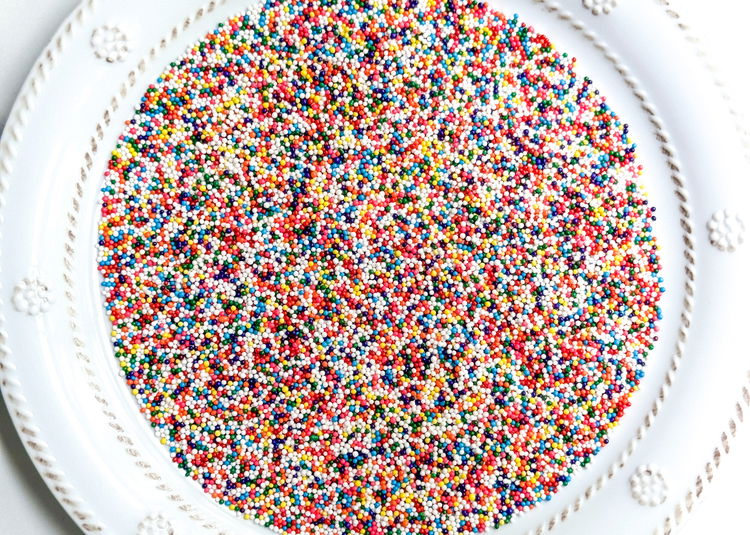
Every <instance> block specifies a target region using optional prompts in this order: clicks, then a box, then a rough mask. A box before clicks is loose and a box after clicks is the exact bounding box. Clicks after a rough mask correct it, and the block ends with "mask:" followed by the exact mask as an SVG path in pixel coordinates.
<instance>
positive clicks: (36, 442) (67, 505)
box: [0, 0, 105, 533]
mask: <svg viewBox="0 0 750 535" xmlns="http://www.w3.org/2000/svg"><path fill="white" fill-rule="evenodd" d="M97 5H98V1H97V0H82V1H81V2H80V3H79V4H78V6H77V7H76V8H75V9H74V10H73V12H72V13H71V14H70V15H69V16H68V18H67V19H66V21H65V22H63V24H62V26H61V27H60V29H59V30H58V31H57V33H56V34H55V36H54V37H53V38H52V40H51V41H50V43H49V44H48V45H47V47H46V48H45V49H44V51H43V52H42V54H41V55H40V56H39V59H37V61H36V63H35V64H34V67H32V69H31V71H30V73H29V75H28V77H27V78H26V81H25V82H24V84H23V87H22V89H21V92H20V93H19V96H18V97H17V99H16V103H15V104H14V106H13V109H12V111H11V114H10V116H9V118H8V122H7V123H6V125H5V130H4V132H3V136H2V139H0V212H1V211H2V209H3V208H4V207H5V192H6V191H7V189H8V177H9V175H10V174H11V173H12V171H13V167H12V163H11V161H12V159H13V158H14V157H15V155H16V152H17V151H16V146H17V145H18V144H19V143H20V142H21V141H22V140H23V131H24V129H25V127H26V123H27V117H28V113H29V112H30V111H31V109H32V108H33V105H34V103H35V101H36V99H37V97H38V96H39V94H40V91H41V88H42V86H43V85H44V83H45V82H46V81H47V78H48V75H49V72H50V71H51V70H52V69H53V68H54V66H55V63H56V61H57V58H58V57H59V55H60V54H61V53H62V51H63V49H64V48H65V45H66V44H67V43H68V41H70V39H71V38H72V37H73V35H74V34H75V33H76V32H77V31H78V30H79V29H80V28H81V27H82V26H83V24H84V21H85V20H86V18H87V17H88V16H89V15H91V14H92V13H93V12H94V10H95V9H96V7H97ZM1 218H2V215H1V213H0V221H1V220H2V219H1ZM0 252H1V251H0ZM2 305H3V302H2V298H0V306H2ZM4 323H5V317H4V315H2V314H0V387H1V388H0V391H2V395H3V398H4V399H5V402H6V404H7V407H8V412H9V413H10V416H11V420H12V421H13V423H14V424H15V428H16V430H17V432H18V435H19V437H20V438H21V443H22V444H23V446H24V448H25V449H26V453H27V454H28V455H29V457H30V458H31V461H32V463H33V464H34V466H35V467H36V470H37V472H38V473H39V474H40V476H41V477H42V480H43V481H44V483H45V484H46V485H47V488H49V490H50V492H52V495H53V496H54V497H55V498H56V499H57V501H58V502H59V503H60V505H61V506H62V507H63V509H64V510H65V511H66V512H67V513H68V515H69V516H70V517H71V518H72V519H73V520H74V521H75V522H76V524H78V526H79V527H80V528H81V530H83V531H84V532H85V533H101V532H103V531H104V530H105V527H104V524H102V523H101V522H100V521H99V520H97V518H96V516H95V514H94V513H93V512H92V511H89V510H88V509H86V508H85V503H84V501H83V499H82V498H81V497H80V496H79V495H78V493H77V492H76V490H75V488H74V487H73V486H72V485H71V484H70V483H69V482H68V481H67V477H66V475H65V473H64V472H63V471H62V469H61V468H60V467H59V466H58V463H57V460H56V459H55V457H54V456H53V455H52V452H51V451H50V449H49V446H48V445H47V443H46V442H45V441H44V438H43V436H44V435H43V433H42V432H41V430H40V429H39V428H38V427H37V426H36V424H35V423H34V414H33V412H32V411H31V409H30V408H29V406H28V400H27V398H26V396H25V395H24V391H23V387H22V385H21V383H20V382H19V380H18V379H17V377H16V366H15V364H13V362H11V358H10V356H11V350H10V347H8V333H7V331H6V330H5V328H4Z"/></svg>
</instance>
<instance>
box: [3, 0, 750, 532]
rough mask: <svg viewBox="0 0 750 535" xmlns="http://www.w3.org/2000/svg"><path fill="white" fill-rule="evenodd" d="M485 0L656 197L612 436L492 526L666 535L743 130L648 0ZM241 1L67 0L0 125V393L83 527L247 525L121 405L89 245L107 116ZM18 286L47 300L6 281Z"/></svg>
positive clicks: (734, 275)
mask: <svg viewBox="0 0 750 535" xmlns="http://www.w3.org/2000/svg"><path fill="white" fill-rule="evenodd" d="M491 4H492V5H493V7H496V8H498V9H500V10H501V11H504V12H505V13H511V12H516V13H518V14H519V15H520V16H521V19H522V20H523V21H525V22H528V23H530V24H531V25H533V26H534V27H535V29H537V30H538V31H540V32H541V33H543V34H545V35H547V36H548V37H549V38H550V39H551V40H552V41H553V42H554V43H555V44H556V46H557V47H558V48H559V49H561V50H564V51H567V52H569V53H571V54H572V55H574V56H576V57H577V58H578V62H579V66H578V69H579V72H582V73H585V74H587V75H589V76H591V77H592V78H593V79H594V80H595V82H596V84H597V87H598V88H599V89H601V90H602V91H603V93H604V94H606V95H607V96H608V102H609V103H610V105H611V106H612V107H613V108H614V109H615V110H617V112H618V114H619V115H620V116H621V117H623V118H624V119H625V120H626V121H627V122H628V123H629V124H630V125H631V133H632V137H633V138H634V139H635V140H637V141H638V142H639V153H640V159H641V163H642V164H643V165H644V167H645V168H646V174H645V177H644V183H645V187H646V189H647V191H648V194H649V199H650V201H651V203H652V204H653V205H655V206H657V207H658V210H659V215H660V217H659V219H658V221H657V223H656V226H655V233H656V236H657V239H658V241H659V242H660V244H661V246H662V253H661V254H662V261H663V262H662V263H663V265H664V269H663V277H664V279H665V286H666V288H667V292H666V294H665V296H664V298H663V300H662V308H663V309H664V320H663V321H662V322H661V324H660V329H661V332H660V340H659V342H658V344H657V346H656V348H655V350H654V351H653V352H652V354H651V356H650V357H649V362H648V365H647V369H646V376H645V378H644V380H643V382H642V386H641V390H640V392H638V393H637V394H636V395H635V396H634V398H633V400H634V402H633V406H632V407H631V408H630V409H629V410H628V411H627V412H626V414H625V416H624V417H623V418H622V420H621V422H620V425H618V426H617V428H616V429H615V430H614V431H613V432H612V434H611V437H610V444H609V445H608V446H607V447H605V448H604V449H603V450H602V452H601V453H600V454H599V455H597V456H596V457H595V458H594V460H593V462H592V463H591V464H590V465H589V466H588V467H587V468H586V469H584V470H582V471H581V472H580V473H578V474H577V475H576V476H575V477H574V479H573V481H572V482H571V483H570V484H569V485H568V486H567V487H565V488H563V489H562V490H561V491H560V492H559V493H558V494H556V495H555V496H554V498H553V499H552V500H551V501H550V502H547V503H544V504H540V505H538V506H537V507H535V508H534V509H533V510H532V511H530V512H529V513H527V514H525V515H524V516H522V517H520V518H518V519H516V520H514V521H513V522H512V523H511V524H510V525H508V526H505V527H503V528H502V529H501V530H500V531H501V532H503V533H505V534H508V535H515V534H520V533H527V532H529V533H538V534H541V533H545V532H553V533H559V534H565V533H571V534H573V533H575V534H589V533H592V534H593V533H601V532H604V531H606V532H607V533H612V534H632V533H650V532H654V531H656V532H669V531H670V529H671V528H672V527H673V526H674V525H676V524H678V523H680V522H682V521H684V517H685V514H686V513H687V512H688V511H689V510H690V509H691V508H692V504H693V502H694V500H695V498H696V497H697V495H699V494H700V492H701V491H702V489H703V487H704V486H705V484H706V483H707V482H709V481H710V479H711V476H712V472H713V469H714V468H715V467H716V466H717V465H718V463H719V462H720V459H721V457H722V456H723V455H725V454H726V452H727V451H728V449H729V442H730V441H731V438H732V436H733V435H734V429H735V425H736V424H738V423H739V422H740V421H741V420H742V419H743V416H744V414H743V411H746V410H747V407H748V402H750V396H748V391H747V384H748V378H749V376H748V368H750V365H749V364H748V362H747V360H746V358H745V351H744V347H743V341H744V336H743V335H742V332H743V331H742V329H743V328H744V324H745V321H744V320H745V317H744V316H745V310H746V303H748V302H750V301H748V299H750V284H749V283H748V281H747V277H745V276H743V275H745V273H746V272H747V268H748V267H749V266H750V261H749V259H748V250H747V249H748V248H747V247H743V246H742V245H741V244H740V239H741V237H742V234H743V232H744V230H743V229H742V225H741V222H742V221H746V222H748V223H750V213H748V206H750V205H749V204H748V186H747V176H748V168H749V167H750V166H749V165H748V160H747V158H746V156H745V146H744V145H743V142H742V132H741V131H740V130H739V129H738V127H737V126H738V125H737V124H736V121H735V117H734V116H733V115H732V113H731V112H730V110H729V107H728V104H727V102H726V101H725V98H724V95H723V94H722V92H721V89H720V87H719V86H718V85H717V84H716V82H715V80H714V79H713V77H712V76H713V75H712V74H711V73H710V72H709V70H708V69H707V68H706V66H705V65H704V64H703V60H702V59H701V56H700V55H699V54H698V53H697V49H696V45H695V43H693V42H691V40H690V39H689V36H688V35H687V33H686V32H685V31H684V30H683V29H682V27H681V21H680V18H679V15H678V14H677V13H675V12H674V11H672V9H671V8H670V6H669V5H668V2H667V0H629V1H628V2H619V5H616V4H618V3H617V2H616V1H615V0H569V1H565V2H556V1H553V0H497V1H496V2H491ZM245 7H247V2H246V1H244V2H240V1H236V0H223V1H213V2H209V3H205V4H204V3H202V2H200V1H197V0H163V1H162V2H160V3H159V7H158V8H154V7H153V2H149V1H146V0H131V1H130V2H127V3H125V2H117V3H115V2H106V1H101V0H100V1H96V0H86V1H85V2H84V3H83V4H82V5H81V6H80V7H79V8H78V9H77V10H76V12H75V13H74V14H73V15H72V16H71V17H70V18H69V19H68V21H67V22H66V23H65V24H64V25H63V27H62V28H61V30H60V31H59V32H58V34H57V35H56V36H55V38H54V39H53V41H52V42H51V44H50V46H49V47H48V48H47V50H46V51H45V52H44V53H43V55H42V57H41V58H40V60H39V62H38V64H37V66H36V67H35V68H34V70H33V71H32V72H31V74H30V76H29V79H28V80H27V82H26V84H25V86H24V89H23V90H22V92H21V96H20V97H19V99H18V101H17V102H16V105H15V107H14V110H13V113H12V115H11V119H10V121H9V123H8V125H7V127H6V131H5V135H4V137H3V140H2V147H1V148H0V184H1V187H2V201H3V208H2V223H1V224H2V238H0V249H1V250H2V253H3V271H2V275H1V280H2V302H3V305H2V315H3V318H2V331H1V332H0V364H1V367H0V377H1V379H2V390H3V395H4V396H5V399H6V401H7V403H8V406H9V408H10V410H11V413H12V416H13V420H14V422H15V424H16V427H17V429H18V431H19V434H20V435H21V437H22V439H23V441H24V444H25V445H26V447H27V448H28V450H29V453H30V455H31V456H32V458H33V460H34V462H35V464H36V466H37V468H38V469H39V471H40V473H41V474H42V476H43V477H44V479H45V481H46V482H47V484H48V485H49V486H50V488H51V489H52V491H53V493H54V494H55V496H56V497H57V498H58V499H59V500H60V502H61V503H62V504H63V506H64V507H65V509H66V510H67V511H68V512H69V513H70V514H71V516H72V517H73V518H74V519H75V521H76V522H77V523H78V524H79V525H80V526H81V528H82V529H83V530H84V531H86V532H91V533H135V532H137V531H138V530H139V529H142V531H143V533H147V531H146V528H148V527H149V526H150V527H158V526H160V525H161V526H166V525H168V526H170V527H169V529H172V530H173V531H174V533H197V532H201V533H203V532H206V533H229V532H234V533H239V532H247V533H262V532H266V530H264V529H262V528H260V527H257V526H256V525H255V524H253V523H252V522H251V521H247V520H242V519H241V518H238V517H235V515H233V514H232V513H231V512H229V511H228V510H225V508H223V507H220V506H218V505H215V504H214V503H213V502H212V501H211V499H210V498H209V497H207V496H206V495H204V494H203V493H202V492H201V491H200V489H199V488H197V485H195V484H194V483H193V482H192V481H190V480H188V479H186V478H184V477H183V476H182V475H181V474H180V473H178V471H177V470H175V469H174V468H173V466H172V463H171V461H170V460H169V458H168V455H167V452H166V451H165V449H164V448H163V447H161V446H160V444H158V442H157V440H156V438H155V437H154V436H153V434H152V433H151V431H150V428H149V427H148V425H147V424H146V421H145V420H144V419H143V418H142V417H141V416H140V414H139V413H138V410H137V406H136V403H135V401H134V399H132V396H131V395H130V393H129V392H128V391H127V389H126V388H125V384H124V382H123V381H122V380H121V379H120V377H118V375H117V373H116V371H117V368H116V364H117V362H116V359H114V358H113V356H112V349H111V344H110V342H109V339H108V332H109V329H108V326H107V323H106V321H105V318H104V317H103V314H102V313H101V303H100V296H99V292H98V283H97V276H98V275H97V273H96V262H95V247H94V245H95V243H96V220H97V217H98V205H97V200H98V190H99V187H100V185H101V183H102V174H103V171H104V169H105V166H106V162H107V159H108V157H109V151H110V150H111V149H112V147H113V146H114V143H115V140H116V138H117V136H118V135H119V132H120V125H121V124H122V123H123V121H124V120H125V119H126V118H128V117H129V116H130V115H131V113H132V109H133V106H134V103H136V102H137V100H138V99H139V98H140V95H141V94H142V93H143V92H144V91H145V89H146V87H147V86H148V84H149V83H150V82H151V81H153V80H154V79H155V78H156V77H157V75H158V74H159V73H160V72H161V70H162V69H163V68H164V66H166V65H167V64H168V63H169V62H170V61H171V60H172V59H174V58H175V57H177V56H178V55H179V54H180V53H181V52H182V51H183V49H184V48H185V47H186V46H187V45H188V44H189V43H191V42H193V41H195V40H196V39H198V38H199V37H201V36H202V35H204V34H205V33H206V32H207V31H208V30H210V29H212V28H213V27H215V26H216V24H218V23H219V22H221V21H222V20H224V19H226V18H227V17H228V16H230V15H232V14H234V13H236V12H239V11H240V10H242V9H243V8H245ZM144 14H146V15H144ZM97 30H99V31H100V32H101V31H114V32H115V33H114V35H115V36H127V43H128V50H127V51H125V52H121V51H120V52H118V51H117V50H105V49H101V48H97V47H96V46H92V35H93V34H94V32H95V31H97ZM99 35H101V33H100V34H99ZM93 42H94V43H96V42H97V40H96V39H94V40H93ZM712 221H713V223H712ZM727 223H728V224H727ZM38 284H40V285H41V286H37V285H38ZM29 287H31V288H37V289H40V291H41V293H42V294H43V295H42V297H44V298H49V300H48V302H47V301H46V300H43V301H44V302H41V303H35V302H33V300H29V299H28V298H26V297H25V296H28V293H24V289H28V288H29ZM37 304H41V305H42V306H39V307H37V306H35V305H37ZM640 484H645V486H646V487H645V488H646V491H645V492H639V488H640V487H639V485H640ZM158 515H161V517H159V516H158ZM139 526H140V527H141V528H139ZM169 529H166V530H164V531H154V533H169V532H170V531H169Z"/></svg>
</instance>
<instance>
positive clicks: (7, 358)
mask: <svg viewBox="0 0 750 535" xmlns="http://www.w3.org/2000/svg"><path fill="white" fill-rule="evenodd" d="M529 1H531V2H535V3H538V4H541V5H543V6H545V8H547V9H548V10H549V11H550V12H555V13H556V14H557V16H558V17H560V18H563V19H564V20H566V21H567V22H569V23H570V24H571V25H572V26H573V27H574V28H575V29H577V30H578V31H583V32H584V35H585V36H586V37H587V38H588V39H589V40H590V41H591V42H592V43H594V44H595V45H596V46H598V47H603V51H604V52H605V54H607V52H611V50H610V49H609V47H608V46H607V45H606V44H604V43H603V42H601V41H599V40H598V38H597V36H596V35H594V34H591V32H585V30H583V29H582V28H583V25H582V24H581V23H580V22H578V20H577V18H576V17H575V16H574V15H572V14H571V13H570V12H568V11H565V8H561V6H560V5H559V4H558V3H557V2H556V1H555V0H529ZM582 1H583V3H584V4H585V3H586V2H587V0H582ZM653 1H654V2H656V3H657V4H658V5H659V6H661V7H662V8H663V10H664V12H665V13H666V15H667V16H668V17H670V18H671V19H674V20H675V24H676V26H677V28H678V29H679V30H681V32H680V33H681V35H683V36H684V37H685V39H686V40H687V41H688V43H689V44H691V45H692V46H693V47H694V48H696V49H697V50H700V51H701V55H702V57H704V58H706V54H705V52H703V51H702V48H701V45H700V42H699V40H697V39H696V38H695V37H694V36H693V35H692V34H691V33H690V29H689V27H688V26H687V25H686V24H685V23H684V22H683V20H684V19H682V17H681V16H680V15H679V14H678V13H677V11H676V10H674V8H673V7H672V6H671V4H670V1H669V0H653ZM224 3H225V0H210V1H209V2H207V3H205V4H204V5H203V7H201V8H199V10H198V11H200V10H203V9H208V10H209V11H212V10H213V9H214V8H215V7H218V6H219V5H222V4H224ZM98 4H99V0H82V1H81V2H80V3H79V5H78V6H77V7H76V8H75V10H74V11H73V12H72V14H71V15H70V16H69V17H68V18H67V19H66V20H65V21H64V22H63V23H62V25H61V27H60V28H59V29H58V31H57V32H56V33H55V35H54V37H53V38H52V40H51V41H50V43H49V44H48V45H47V47H46V48H45V49H44V51H43V52H42V53H41V54H40V56H39V59H38V60H37V61H36V63H35V65H34V67H32V70H31V71H30V73H29V75H28V77H27V79H26V81H25V82H24V84H23V86H22V89H21V91H20V93H19V95H18V97H17V98H16V101H15V103H14V105H13V107H12V110H11V113H10V116H9V120H8V123H7V124H6V127H5V131H4V133H3V136H2V139H1V140H0V211H1V210H2V208H3V207H4V205H5V197H4V192H5V190H6V189H7V178H8V177H9V176H10V175H12V167H13V166H12V163H13V160H14V156H15V150H14V147H15V145H17V144H20V143H21V141H22V140H23V131H24V129H25V126H26V115H27V114H28V113H30V112H31V111H32V110H33V107H34V101H35V99H36V97H37V96H38V95H39V94H40V92H41V88H42V87H43V84H44V82H45V81H46V78H47V72H48V71H49V70H50V69H52V68H53V67H54V65H55V60H56V58H57V56H58V55H59V54H61V53H62V51H63V48H64V45H65V43H66V41H67V40H69V39H71V38H72V37H73V35H74V34H75V32H76V30H77V29H79V28H80V27H81V26H83V25H84V23H85V21H86V18H87V16H88V15H90V14H92V13H93V12H94V10H95V9H96V7H97V6H98ZM579 25H580V26H581V28H579V27H578V26H579ZM186 27H187V26H186ZM175 28H177V26H175ZM154 48H156V46H155V47H154ZM607 59H609V60H610V61H612V63H613V64H614V66H615V67H616V68H618V70H620V69H621V68H622V69H625V71H627V68H626V67H625V66H624V65H623V64H622V63H621V62H620V61H619V60H618V59H617V57H616V56H614V55H613V57H609V56H607ZM704 66H705V67H706V69H705V70H708V71H711V73H712V80H713V83H714V85H715V86H716V87H717V88H719V89H720V90H721V92H722V94H723V96H724V98H725V100H726V101H727V103H728V106H729V109H730V113H732V114H733V115H735V116H739V114H737V112H736V111H735V109H734V108H733V105H732V104H731V97H730V96H729V95H728V94H727V92H726V90H725V89H724V86H723V84H722V83H721V82H720V81H719V80H718V78H717V77H716V76H715V75H714V73H715V72H716V71H715V69H711V68H710V66H711V63H710V61H709V60H708V59H706V60H705V65H704ZM135 69H140V64H138V66H137V67H134V70H135ZM623 76H624V75H623ZM127 83H128V82H125V84H127ZM641 92H643V90H642V89H641ZM643 94H644V99H641V100H642V101H643V102H644V103H647V102H648V99H647V97H645V93H643ZM639 99H640V96H639ZM644 109H646V108H645V107H644ZM646 111H647V112H648V110H647V109H646ZM654 115H655V114H654ZM737 123H738V124H737V125H736V126H737V129H738V131H739V132H740V133H741V134H742V135H743V137H745V138H747V135H748V134H747V131H746V130H745V129H744V128H742V127H741V124H739V120H738V121H737ZM97 126H98V125H97ZM655 126H656V125H655ZM656 130H657V131H658V132H662V133H663V134H664V135H666V131H664V130H662V127H659V126H656ZM92 139H93V138H92ZM667 139H668V138H667ZM667 143H668V142H667ZM88 155H89V152H88V151H87V153H86V156H88ZM671 157H672V156H670V158H671ZM745 157H746V158H747V159H748V160H749V161H750V151H749V150H748V146H747V143H746V142H745ZM676 173H679V171H676ZM672 178H673V179H674V174H673V175H672ZM681 204H682V203H681ZM0 217H2V216H1V215H0ZM688 222H689V219H688ZM689 224H690V225H691V230H692V231H695V229H693V228H692V223H689ZM683 236H684V235H683ZM691 247H692V246H691ZM0 253H2V251H0ZM691 280H692V278H689V279H688V284H690V283H691ZM5 306H6V303H5V302H4V300H3V299H2V298H1V297H0V307H3V309H2V310H4V307H5ZM3 323H4V316H3V315H2V314H0V383H1V384H0V390H1V391H2V395H3V396H4V398H5V400H6V402H7V403H8V408H9V412H10V413H11V418H12V421H13V423H14V426H15V428H16V431H17V432H18V434H19V435H20V436H21V438H22V443H23V444H24V447H25V448H26V450H27V453H28V454H29V456H30V457H31V459H32V462H33V463H34V465H35V468H36V469H37V471H38V472H39V473H40V475H41V476H42V479H43V480H44V482H45V484H46V485H47V486H48V488H49V489H50V491H51V492H52V494H53V495H54V496H55V498H56V499H57V501H58V502H60V503H61V505H62V506H63V508H64V509H65V510H66V512H67V513H68V514H69V515H70V516H71V517H72V518H73V520H74V521H75V522H76V523H77V524H78V525H79V527H80V528H81V529H83V530H84V531H85V532H99V531H102V530H103V529H104V528H103V526H102V525H101V524H100V523H99V522H98V521H97V520H96V515H95V513H94V512H91V511H89V510H87V509H86V505H85V503H84V502H83V500H82V499H81V498H80V496H78V494H77V493H76V490H75V489H74V488H73V487H72V486H71V485H69V484H68V483H67V482H66V478H65V475H64V473H63V472H62V470H61V469H60V468H59V467H58V466H57V462H56V460H55V458H54V456H53V455H52V452H51V451H50V450H49V447H48V446H47V444H46V443H45V442H44V441H43V436H44V434H43V431H42V430H40V429H39V428H38V427H37V426H36V425H35V423H34V416H33V413H32V412H31V410H30V408H29V407H28V406H27V402H26V398H25V397H24V395H23V387H22V385H21V384H20V382H18V381H17V380H16V379H15V378H14V377H13V374H14V370H15V365H14V364H13V362H12V352H11V349H10V347H8V344H7V332H6V331H5V329H4V325H3ZM748 386H750V371H749V372H748V377H747V378H746V380H745V381H744V386H743V388H742V392H741V394H740V396H739V397H738V398H736V399H737V402H736V411H737V415H732V416H730V418H729V419H728V421H727V424H726V425H725V428H724V429H725V430H724V431H723V432H722V434H721V437H720V440H719V441H718V442H715V444H717V445H716V447H715V448H714V451H713V452H712V456H711V460H710V462H709V463H708V464H706V468H705V469H704V470H703V471H701V472H700V473H699V474H698V477H697V479H696V483H695V484H694V485H693V486H692V487H691V488H690V489H688V492H687V493H686V494H685V496H684V497H683V498H682V499H681V500H680V501H679V502H678V503H677V504H676V505H675V507H674V508H673V511H672V513H670V515H669V516H667V517H666V518H665V520H664V522H663V526H661V527H657V533H662V532H664V533H669V532H670V530H671V528H672V527H673V526H675V525H679V523H680V522H684V518H685V516H686V514H687V513H689V512H690V511H691V510H692V509H693V504H694V502H695V499H696V498H698V497H700V496H701V494H702V492H703V491H704V489H705V486H706V485H707V484H708V483H710V482H711V481H712V479H713V474H715V471H716V469H717V468H718V466H719V463H720V459H721V457H722V456H725V455H727V454H728V453H729V449H730V448H729V443H730V441H731V439H732V438H733V437H734V436H735V435H736V432H737V431H736V430H737V428H738V426H739V425H740V424H741V423H742V422H743V419H744V418H743V408H742V407H743V406H744V407H750V394H749V393H748V392H749V391H748ZM663 387H664V384H662V388H663ZM661 397H662V396H661V391H660V395H659V398H661ZM656 403H658V400H657V401H656V402H655V404H656ZM657 412H658V410H657ZM649 414H650V413H649ZM654 416H655V414H654ZM647 422H648V418H647ZM642 425H643V424H642ZM650 425H651V424H650V423H648V424H647V425H646V427H650ZM639 429H640V428H639ZM639 434H640V433H639ZM630 449H631V448H630V447H628V450H630ZM611 472H612V469H611V468H610V470H609V471H608V474H609V473H611ZM613 475H614V474H613V473H612V474H611V475H608V478H611V477H612V476H613ZM597 482H598V480H597ZM595 486H596V484H594V485H592V486H591V487H589V489H590V488H592V487H595ZM589 489H587V490H586V492H584V493H582V495H584V496H585V497H586V499H588V498H590V497H591V496H592V495H593V494H591V493H589ZM579 501H580V500H576V502H575V503H574V504H573V505H569V506H568V507H566V508H565V509H563V511H562V512H557V513H556V514H554V515H552V517H553V518H552V519H550V520H548V521H546V522H544V523H543V524H542V525H540V527H539V528H538V529H537V530H532V532H534V533H537V534H541V533H544V532H546V531H550V530H552V529H554V528H555V527H556V525H557V524H558V523H559V522H562V521H564V520H565V518H567V516H568V515H569V513H570V512H572V511H568V509H571V508H573V507H574V506H575V505H577V504H578V502H579ZM578 508H579V507H575V508H574V510H578ZM555 518H557V520H555Z"/></svg>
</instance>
